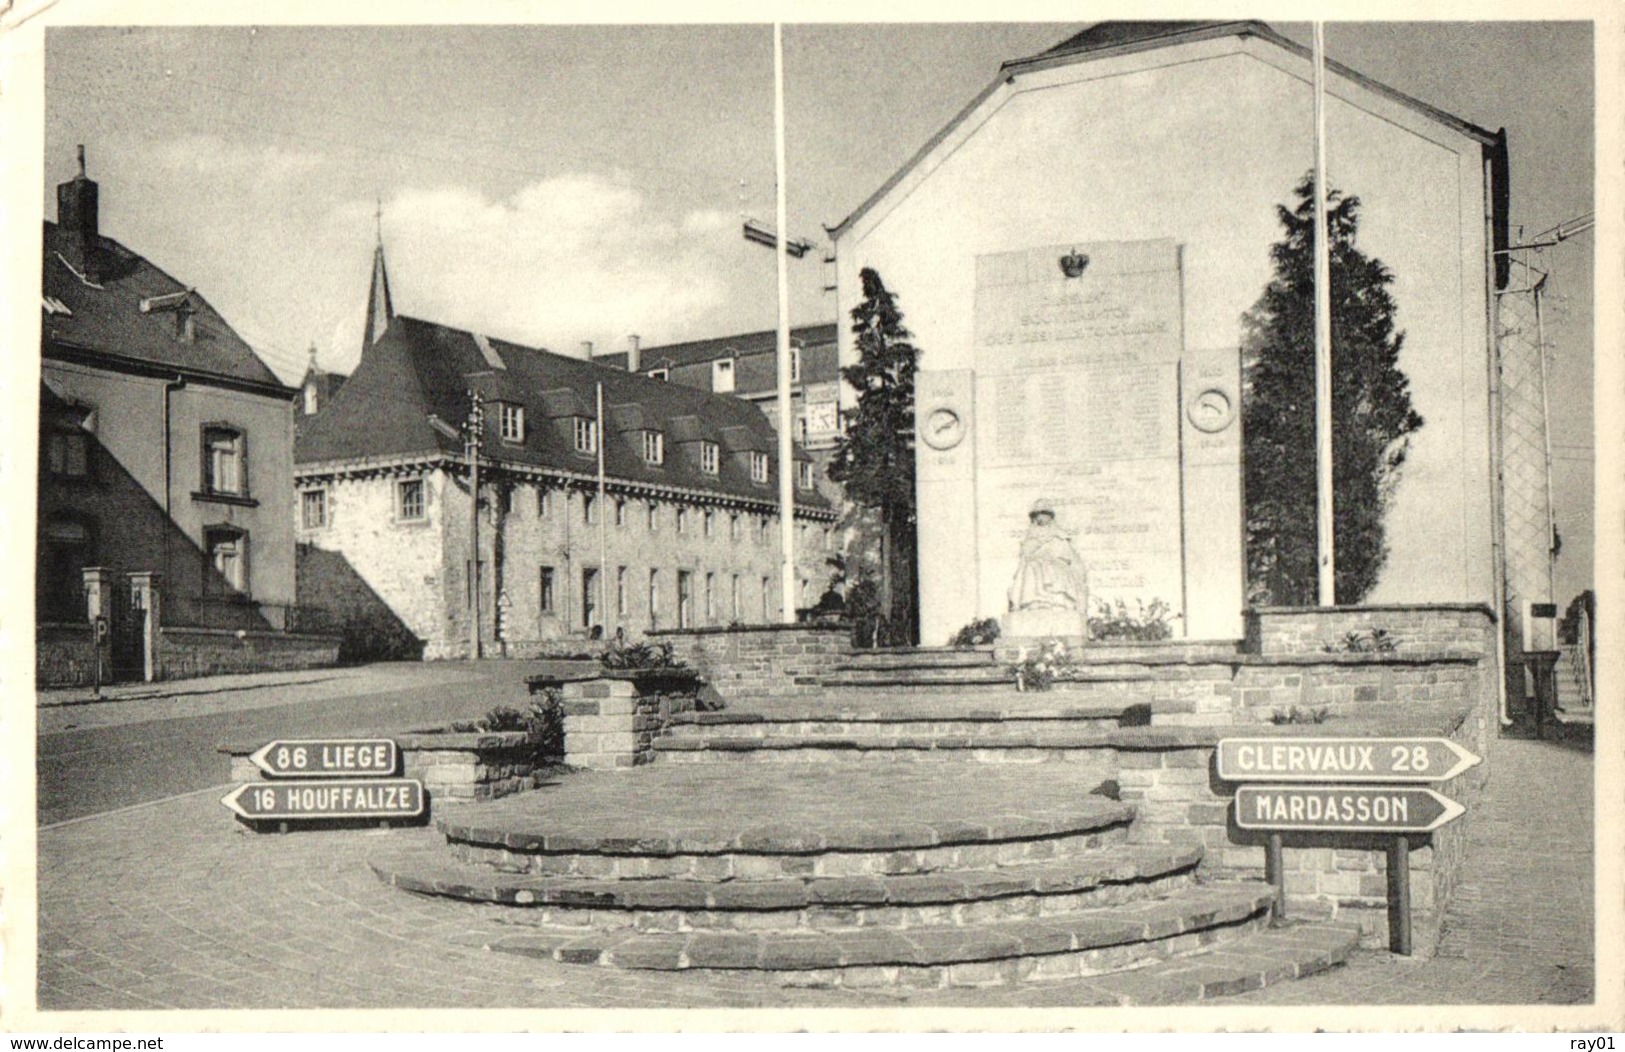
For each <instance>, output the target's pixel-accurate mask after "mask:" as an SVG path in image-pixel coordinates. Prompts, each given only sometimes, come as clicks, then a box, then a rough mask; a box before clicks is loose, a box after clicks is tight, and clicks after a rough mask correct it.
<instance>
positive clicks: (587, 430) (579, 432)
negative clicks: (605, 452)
mask: <svg viewBox="0 0 1625 1052" xmlns="http://www.w3.org/2000/svg"><path fill="white" fill-rule="evenodd" d="M575 434H576V452H577V453H596V452H598V421H596V420H594V419H592V418H591V417H586V416H578V417H576V418H575Z"/></svg>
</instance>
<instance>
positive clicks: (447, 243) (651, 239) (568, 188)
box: [332, 174, 737, 354]
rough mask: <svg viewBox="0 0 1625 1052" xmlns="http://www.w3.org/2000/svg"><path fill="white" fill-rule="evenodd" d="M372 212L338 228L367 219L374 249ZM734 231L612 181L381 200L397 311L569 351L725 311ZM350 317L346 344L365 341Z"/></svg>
mask: <svg viewBox="0 0 1625 1052" xmlns="http://www.w3.org/2000/svg"><path fill="white" fill-rule="evenodd" d="M372 212H373V204H372V202H366V203H365V204H362V203H359V202H354V201H352V202H350V203H348V204H346V205H345V206H343V207H342V208H341V209H339V210H338V214H337V215H336V216H335V221H334V223H333V224H332V225H333V228H334V230H336V231H350V232H357V233H358V232H359V231H358V225H359V224H360V223H361V222H363V221H364V222H365V224H366V225H365V227H362V228H361V229H366V230H367V238H368V241H370V240H371V237H370V235H371V230H370V229H368V228H370V227H371V226H372ZM735 222H737V219H734V218H731V217H729V216H727V215H725V214H724V213H720V212H716V211H709V210H701V211H691V212H687V213H682V212H680V211H678V210H676V209H669V210H668V209H662V208H659V207H657V206H656V205H654V204H653V203H651V202H650V201H649V200H648V199H647V198H646V197H645V196H644V194H642V193H641V192H640V191H638V190H636V189H634V188H632V187H630V186H628V185H625V183H624V182H623V181H622V180H621V179H619V178H616V177H615V176H614V175H609V176H606V175H597V174H571V175H563V176H557V177H553V178H549V179H544V180H540V181H537V182H533V183H530V184H528V185H526V186H524V187H522V188H520V189H519V190H518V191H516V192H514V193H513V194H511V195H509V196H508V197H506V198H503V199H492V198H490V197H487V196H486V195H485V194H483V193H481V192H479V191H476V190H472V189H469V188H466V187H460V186H442V187H436V188H430V189H419V190H407V191H403V192H400V193H398V194H396V195H395V196H394V197H392V198H388V199H386V200H385V201H384V220H383V229H384V245H385V253H386V257H387V259H388V262H389V270H390V282H391V288H392V291H393V293H394V299H395V306H396V309H397V311H399V312H401V313H405V314H411V315H414V316H418V317H423V318H426V319H428V320H432V321H438V322H443V323H445V324H448V325H455V326H459V327H466V328H470V329H474V330H476V331H480V332H484V333H487V334H489V335H493V336H498V337H502V338H507V339H512V340H515V341H518V342H521V343H527V344H531V345H533V346H546V347H548V348H549V349H551V350H555V351H559V352H561V353H566V354H575V353H577V348H578V341H579V340H581V339H589V338H591V339H596V340H598V341H599V342H600V348H601V349H604V342H605V341H616V344H617V349H619V347H618V343H619V341H620V340H621V339H623V338H624V336H625V335H626V334H627V333H633V332H650V333H652V332H672V331H674V330H681V329H683V328H685V327H687V326H689V325H692V324H694V323H695V322H696V321H697V320H699V319H701V318H703V317H704V316H705V315H706V314H708V313H709V312H711V311H714V310H715V309H716V308H718V307H719V306H721V305H722V304H723V303H724V302H725V300H726V298H727V295H728V288H729V282H728V279H727V274H726V269H727V261H726V256H727V253H728V252H729V251H731V250H733V249H734V241H736V240H737V238H729V237H727V236H726V235H727V228H728V226H730V225H731V224H732V223H735ZM351 291H352V292H355V295H356V296H357V297H360V296H363V295H364V290H359V291H358V290H351ZM358 304H359V300H358ZM353 317H354V319H355V320H354V322H353V324H347V325H341V328H342V329H343V335H336V337H335V338H336V342H338V343H339V345H340V346H341V347H342V346H357V345H358V344H359V339H360V336H359V327H360V310H359V308H358V309H357V310H356V311H355V312H354V314H353ZM352 332H353V334H354V337H353V340H352V336H351V334H352Z"/></svg>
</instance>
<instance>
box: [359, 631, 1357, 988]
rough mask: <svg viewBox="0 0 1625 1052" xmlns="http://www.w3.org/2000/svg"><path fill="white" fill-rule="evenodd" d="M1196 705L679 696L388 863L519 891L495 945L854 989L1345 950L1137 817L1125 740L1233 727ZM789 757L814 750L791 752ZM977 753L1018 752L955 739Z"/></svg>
mask: <svg viewBox="0 0 1625 1052" xmlns="http://www.w3.org/2000/svg"><path fill="white" fill-rule="evenodd" d="M942 653H943V654H944V655H946V656H945V657H944V659H943V667H945V668H947V669H950V670H958V669H962V668H967V667H976V666H974V665H967V664H965V662H966V661H967V658H966V657H965V656H964V652H953V651H946V652H942ZM972 653H973V654H974V653H975V652H972ZM977 657H978V658H979V660H980V661H981V662H982V663H983V664H984V665H990V664H991V658H990V655H988V654H987V653H986V652H982V653H980V654H979V655H977ZM871 660H873V659H871ZM886 660H890V661H894V662H895V661H898V660H902V661H905V662H907V663H914V664H917V663H919V662H921V661H930V660H931V658H930V656H929V655H928V654H922V653H915V654H910V655H906V656H897V655H893V656H891V657H890V658H889V659H886ZM882 664H884V660H883V661H882ZM908 671H909V672H910V673H912V672H915V671H918V670H915V669H909V670H908ZM888 674H889V670H888ZM946 674H948V673H945V675H946ZM882 678H883V679H884V677H882ZM1185 704H1186V703H1185V702H1183V701H1181V700H1180V699H1178V698H1173V699H1167V700H1159V699H1157V698H1153V699H1152V700H1145V697H1144V695H1137V696H1136V697H1135V698H1132V699H1130V698H1123V697H1118V698H1116V699H1114V700H1109V701H1108V700H1099V699H1090V698H1087V697H1082V696H1080V695H1078V694H1076V693H1074V692H1066V691H1056V692H1051V693H1045V694H1033V693H1026V694H1018V693H1016V692H1014V691H1011V690H1009V688H1008V683H999V684H991V683H990V685H988V686H983V687H980V688H971V687H969V686H967V685H964V684H954V685H946V686H945V685H936V686H934V687H933V688H930V689H927V690H923V691H922V690H905V691H900V692H899V691H894V690H890V689H888V688H887V686H882V685H878V684H877V685H873V686H870V685H865V686H862V687H854V686H852V685H847V686H844V687H832V688H831V689H830V690H829V691H828V692H827V694H825V695H824V696H822V697H818V698H802V699H799V700H796V701H773V702H769V701H766V700H758V701H754V702H750V703H736V704H734V705H732V706H731V707H730V708H729V709H728V710H726V711H723V712H720V713H696V714H691V715H689V716H685V717H680V718H679V722H676V723H675V724H674V725H673V726H672V727H671V728H670V730H669V731H668V733H667V735H666V736H665V737H663V738H661V739H658V740H657V742H656V749H657V755H658V762H656V763H655V764H653V765H649V766H644V767H640V768H637V769H634V770H631V771H604V772H596V771H594V772H580V773H575V774H571V775H568V776H565V777H562V778H560V779H559V780H558V781H557V782H555V783H553V784H550V785H547V786H544V787H542V788H541V789H539V790H536V791H534V792H530V793H525V794H520V795H517V796H513V797H508V798H505V799H503V800H498V801H492V802H489V803H484V804H478V805H471V806H466V807H459V808H455V809H447V810H446V811H445V812H444V813H443V814H442V816H441V817H440V818H439V819H438V820H437V826H438V828H439V831H440V832H441V833H442V834H443V835H444V838H445V844H444V845H424V844H420V845H417V846H415V847H409V848H401V849H397V850H395V851H394V852H393V853H390V854H383V855H379V856H377V857H376V858H375V859H374V860H373V863H372V864H373V868H374V870H375V871H376V872H377V873H378V875H379V876H380V877H381V878H382V879H384V880H386V881H388V882H390V883H392V884H394V885H395V886H397V887H399V888H402V889H404V890H407V891H411V892H415V893H420V894H432V895H447V896H453V897H457V898H461V899H465V900H469V901H474V902H482V903H490V904H493V905H494V906H499V907H503V909H501V910H500V922H499V923H498V924H496V925H495V926H494V927H493V929H492V931H491V933H490V935H489V938H488V941H487V945H488V946H489V947H490V949H492V950H494V951H498V952H505V953H512V954H519V955H526V956H532V957H541V958H546V959H550V960H553V961H559V962H565V963H572V964H581V965H596V966H606V967H612V968H623V969H645V970H657V971H667V972H685V971H725V972H730V973H734V974H738V973H741V972H750V973H757V974H760V975H762V976H763V977H764V978H765V979H767V980H770V981H772V982H776V983H781V984H789V985H818V986H843V987H874V986H897V987H911V988H921V987H923V988H936V987H949V986H980V985H994V984H1005V983H1014V982H1022V981H1044V980H1065V979H1076V980H1078V981H1087V982H1090V983H1092V984H1094V985H1095V986H1096V987H1097V988H1098V989H1096V990H1095V993H1096V994H1097V995H1098V996H1099V997H1102V998H1104V1000H1105V1001H1106V1002H1109V1003H1123V1004H1129V1003H1173V1002H1184V1001H1191V1000H1197V999H1200V998H1203V997H1211V996H1219V995H1223V994H1227V993H1235V992H1239V991H1241V990H1247V989H1253V988H1256V987H1257V986H1260V985H1263V984H1265V983H1269V982H1276V981H1280V980H1283V979H1291V978H1295V977H1298V976H1300V975H1304V974H1308V973H1310V972H1313V971H1318V970H1321V969H1324V968H1326V967H1330V966H1332V965H1334V964H1336V963H1338V962H1339V961H1341V960H1343V959H1344V958H1345V957H1346V956H1347V955H1348V953H1349V952H1351V950H1352V949H1353V948H1354V946H1355V945H1356V943H1357V939H1358V932H1357V931H1356V930H1355V929H1354V928H1352V927H1349V926H1344V925H1333V924H1298V925H1293V926H1288V927H1279V928H1272V927H1270V924H1269V917H1270V906H1271V901H1272V889H1271V888H1270V887H1269V886H1268V885H1267V884H1264V883H1261V882H1258V881H1253V880H1220V879H1214V874H1215V873H1218V872H1223V871H1222V870H1221V869H1214V868H1213V867H1208V868H1204V866H1203V861H1204V848H1203V846H1202V844H1201V843H1199V842H1190V843H1163V842H1148V841H1149V840H1151V839H1152V838H1150V837H1147V836H1138V835H1135V828H1136V822H1137V820H1138V819H1139V815H1138V811H1137V807H1136V804H1135V802H1134V801H1132V800H1120V799H1116V798H1115V797H1116V796H1117V795H1118V790H1117V783H1116V776H1117V773H1118V768H1119V765H1120V764H1121V763H1122V762H1123V761H1122V759H1121V758H1122V756H1123V755H1125V754H1126V753H1127V752H1136V753H1137V754H1141V755H1143V754H1144V752H1145V751H1146V750H1158V749H1163V748H1167V749H1177V750H1183V754H1186V755H1188V754H1189V750H1190V748H1191V747H1192V740H1188V739H1190V738H1191V735H1192V733H1195V734H1196V735H1197V737H1200V738H1202V740H1203V741H1204V742H1209V741H1210V740H1211V738H1212V732H1211V731H1210V730H1207V729H1198V728H1180V727H1168V728H1164V727H1154V726H1147V724H1148V723H1149V722H1150V720H1151V717H1152V715H1153V713H1154V712H1156V711H1159V710H1160V711H1171V712H1173V713H1175V714H1177V713H1178V712H1181V711H1186V710H1185V709H1184V708H1182V707H1181V706H1183V705H1185ZM789 759H795V760H800V761H804V762H799V763H786V762H772V761H784V760H789ZM971 759H974V760H979V761H1014V762H975V763H970V762H959V763H954V762H942V761H952V760H961V761H964V760H971ZM853 760H865V761H876V762H862V763H853V762H849V761H853ZM1041 760H1050V761H1058V762H1048V763H1043V764H1042V765H1041V766H1036V767H1035V766H1032V765H1031V763H1032V762H1034V761H1041ZM763 761H767V762H763ZM920 761H938V762H920ZM1086 977H1092V978H1086Z"/></svg>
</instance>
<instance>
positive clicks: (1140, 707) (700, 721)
mask: <svg viewBox="0 0 1625 1052" xmlns="http://www.w3.org/2000/svg"><path fill="white" fill-rule="evenodd" d="M1195 708H1196V703H1195V702H1194V701H1190V700H1186V699H1176V698H1166V699H1164V698H1159V699H1154V700H1152V701H1129V702H1105V703H1101V704H1096V705H1057V706H1055V707H1052V708H1034V709H1028V710H1023V709H1019V708H1002V709H996V708H987V709H966V710H964V711H962V712H944V713H940V714H939V713H927V712H908V711H906V710H903V709H894V710H891V711H887V710H885V709H878V708H864V709H835V708H822V707H817V706H816V705H811V704H810V705H808V706H807V707H806V708H796V709H790V708H784V709H780V710H778V711H766V712H764V711H761V710H757V711H751V710H728V709H723V710H720V711H716V712H679V713H674V714H673V715H672V717H671V720H670V723H669V725H670V726H673V727H726V726H733V725H740V724H743V725H749V726H761V725H768V724H779V723H879V724H889V723H995V722H1000V721H1004V720H1035V721H1036V720H1045V721H1054V722H1057V723H1065V722H1075V721H1079V720H1112V719H1121V718H1122V717H1124V716H1128V715H1134V714H1136V713H1146V712H1147V711H1148V710H1149V713H1151V714H1161V713H1166V712H1193V711H1195Z"/></svg>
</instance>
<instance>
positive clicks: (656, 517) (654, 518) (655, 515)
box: [649, 500, 660, 533]
mask: <svg viewBox="0 0 1625 1052" xmlns="http://www.w3.org/2000/svg"><path fill="white" fill-rule="evenodd" d="M659 526H660V505H658V504H656V503H655V502H654V501H652V500H651V501H650V502H649V532H650V533H653V532H655V530H656V529H657V528H658V527H659Z"/></svg>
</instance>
